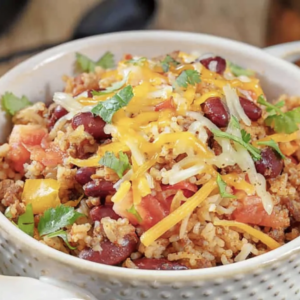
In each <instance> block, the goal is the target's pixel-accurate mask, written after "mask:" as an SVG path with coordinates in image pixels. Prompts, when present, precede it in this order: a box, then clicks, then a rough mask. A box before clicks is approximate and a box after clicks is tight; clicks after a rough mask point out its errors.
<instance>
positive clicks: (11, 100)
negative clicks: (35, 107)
mask: <svg viewBox="0 0 300 300" xmlns="http://www.w3.org/2000/svg"><path fill="white" fill-rule="evenodd" d="M1 104H2V107H3V109H4V110H5V111H6V112H8V113H9V114H10V115H12V116H13V115H14V114H15V113H17V112H18V111H20V110H21V109H23V108H25V107H28V106H30V105H32V103H31V102H30V101H29V100H28V98H27V97H25V96H22V97H21V98H18V97H17V96H15V95H14V94H13V93H9V92H6V93H5V94H4V95H3V96H2V100H1Z"/></svg>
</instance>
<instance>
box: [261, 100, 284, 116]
mask: <svg viewBox="0 0 300 300" xmlns="http://www.w3.org/2000/svg"><path fill="white" fill-rule="evenodd" d="M260 97H261V96H260ZM284 104H285V102H284V101H283V100H282V101H279V102H277V103H276V104H274V106H275V107H277V108H281V107H283V106H284ZM266 111H267V112H268V113H269V115H274V114H276V111H275V110H274V108H270V107H267V108H266Z"/></svg>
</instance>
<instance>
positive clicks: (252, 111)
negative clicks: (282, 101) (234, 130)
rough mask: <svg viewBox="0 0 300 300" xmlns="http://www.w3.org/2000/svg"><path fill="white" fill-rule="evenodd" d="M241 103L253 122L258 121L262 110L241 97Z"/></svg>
mask: <svg viewBox="0 0 300 300" xmlns="http://www.w3.org/2000/svg"><path fill="white" fill-rule="evenodd" d="M240 103H241V106H242V108H243V109H244V111H245V114H246V115H247V116H248V118H249V119H250V120H251V121H257V120H258V119H259V118H260V117H261V113H262V110H261V108H260V107H258V106H257V105H256V104H255V103H254V102H253V101H250V100H248V99H246V98H243V97H240Z"/></svg>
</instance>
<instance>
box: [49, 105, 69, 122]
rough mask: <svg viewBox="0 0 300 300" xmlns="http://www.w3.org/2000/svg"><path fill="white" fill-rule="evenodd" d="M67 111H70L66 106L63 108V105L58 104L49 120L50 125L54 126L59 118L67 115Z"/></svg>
mask: <svg viewBox="0 0 300 300" xmlns="http://www.w3.org/2000/svg"><path fill="white" fill-rule="evenodd" d="M67 113H68V111H67V110H66V109H65V108H63V107H62V106H60V105H58V106H56V107H55V109H54V110H53V112H52V114H51V117H50V120H49V127H53V126H54V124H55V123H56V122H57V120H59V119H60V118H62V117H63V116H65V115H66V114H67Z"/></svg>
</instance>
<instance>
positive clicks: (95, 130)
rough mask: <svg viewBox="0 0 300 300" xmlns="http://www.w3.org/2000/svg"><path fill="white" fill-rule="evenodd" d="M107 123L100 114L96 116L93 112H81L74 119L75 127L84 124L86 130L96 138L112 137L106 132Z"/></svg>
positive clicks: (73, 124) (73, 125)
mask: <svg viewBox="0 0 300 300" xmlns="http://www.w3.org/2000/svg"><path fill="white" fill-rule="evenodd" d="M105 124H106V123H105V122H104V121H103V120H102V119H101V118H100V117H99V116H94V115H93V114H92V113H91V112H85V113H79V114H77V115H76V116H74V118H73V119H72V127H73V129H76V128H77V127H78V126H80V125H83V127H84V130H85V131H86V132H88V133H89V134H90V135H92V136H93V137H94V138H95V139H106V138H109V137H110V135H109V134H106V133H105V132H104V126H105Z"/></svg>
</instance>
